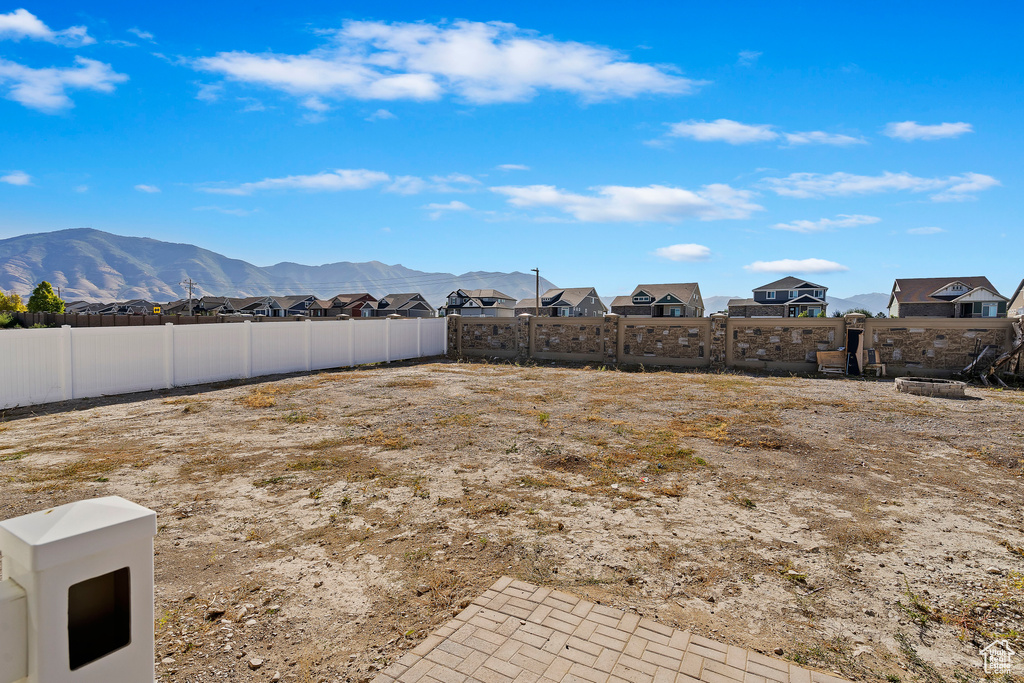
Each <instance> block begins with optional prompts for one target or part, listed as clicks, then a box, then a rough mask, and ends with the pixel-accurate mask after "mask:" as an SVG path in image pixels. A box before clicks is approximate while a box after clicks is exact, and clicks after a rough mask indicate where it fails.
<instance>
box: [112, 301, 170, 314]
mask: <svg viewBox="0 0 1024 683" xmlns="http://www.w3.org/2000/svg"><path fill="white" fill-rule="evenodd" d="M159 305H160V304H157V303H154V302H152V301H146V300H145V299H132V300H131V301H123V302H119V303H116V304H114V306H115V307H116V308H115V309H114V310H113V311H111V312H112V313H114V314H115V315H153V308H154V307H156V306H159Z"/></svg>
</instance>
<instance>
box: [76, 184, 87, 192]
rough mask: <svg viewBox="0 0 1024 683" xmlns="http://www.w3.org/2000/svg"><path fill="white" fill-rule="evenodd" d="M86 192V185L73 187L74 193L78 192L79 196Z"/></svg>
mask: <svg viewBox="0 0 1024 683" xmlns="http://www.w3.org/2000/svg"><path fill="white" fill-rule="evenodd" d="M88 191H89V186H88V185H76V186H75V192H78V193H79V194H84V193H86V192H88Z"/></svg>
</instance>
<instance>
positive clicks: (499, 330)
mask: <svg viewBox="0 0 1024 683" xmlns="http://www.w3.org/2000/svg"><path fill="white" fill-rule="evenodd" d="M463 320H464V321H467V320H468V319H467V318H465V317H463ZM498 321H500V322H498ZM517 325H518V321H517V320H516V319H515V318H489V319H487V320H486V321H485V320H482V319H472V322H467V323H466V324H463V326H462V339H461V340H460V342H461V349H462V352H463V353H464V354H465V353H471V352H473V351H481V352H483V353H484V355H489V356H501V357H505V358H514V357H515V356H516V355H517V354H518V352H519V350H518V345H517V336H516V335H517V332H516V327H517Z"/></svg>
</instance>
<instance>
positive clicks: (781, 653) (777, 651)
mask: <svg viewBox="0 0 1024 683" xmlns="http://www.w3.org/2000/svg"><path fill="white" fill-rule="evenodd" d="M785 653H786V651H785V650H783V649H782V648H781V647H777V648H775V654H777V655H778V656H780V657H781V656H782V655H784V654H785Z"/></svg>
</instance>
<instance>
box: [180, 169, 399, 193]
mask: <svg viewBox="0 0 1024 683" xmlns="http://www.w3.org/2000/svg"><path fill="white" fill-rule="evenodd" d="M389 180H391V176H389V175H388V174H387V173H382V172H380V171H368V170H366V169H364V168H359V169H345V168H339V169H337V170H335V171H325V172H323V173H317V174H314V175H290V176H285V177H284V178H265V179H263V180H260V181H257V182H253V183H242V184H241V185H235V186H234V187H223V186H210V187H201V188H199V189H200V190H201V191H203V192H210V193H212V194H229V195H248V194H252V193H253V192H258V191H261V190H306V191H309V192H339V191H341V190H365V189H367V188H369V187H373V186H374V185H379V184H381V183H386V182H388V181H389Z"/></svg>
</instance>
